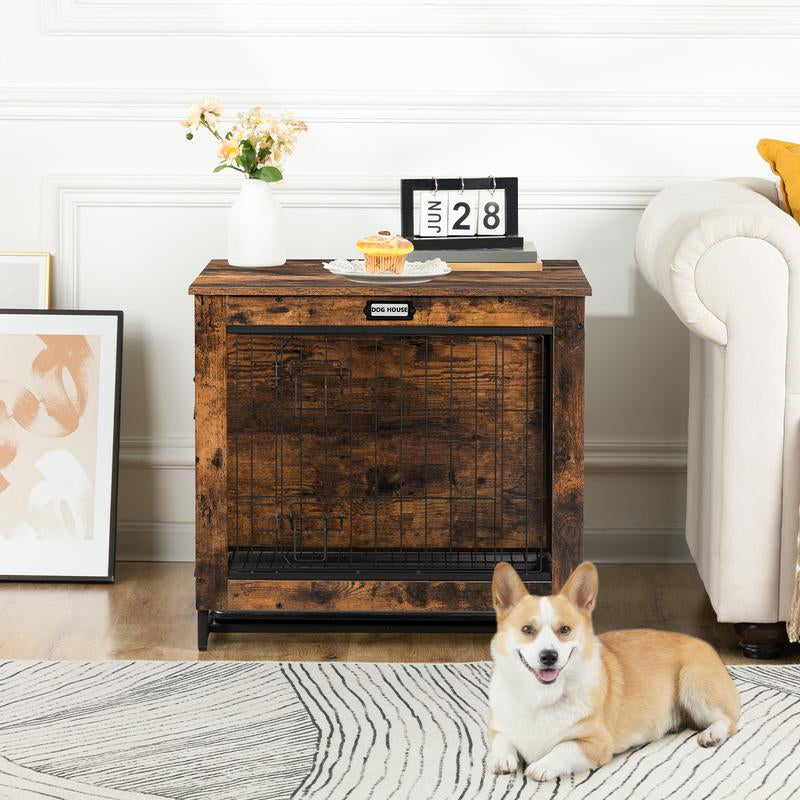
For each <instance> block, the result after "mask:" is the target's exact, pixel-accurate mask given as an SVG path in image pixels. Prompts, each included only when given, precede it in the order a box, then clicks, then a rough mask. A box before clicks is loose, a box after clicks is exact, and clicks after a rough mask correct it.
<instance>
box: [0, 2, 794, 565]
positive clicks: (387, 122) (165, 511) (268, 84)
mask: <svg viewBox="0 0 800 800" xmlns="http://www.w3.org/2000/svg"><path fill="white" fill-rule="evenodd" d="M798 36H800V6H796V5H792V4H779V3H766V2H761V1H760V0H748V2H746V3H745V2H728V3H715V4H713V5H711V4H697V3H695V4H686V3H685V2H678V1H677V0H665V1H663V2H646V1H645V0H629V2H615V3H613V4H612V3H601V2H597V0H594V2H592V0H588V1H587V0H583V2H580V3H578V2H572V1H571V0H570V2H563V0H562V2H554V3H542V2H507V3H506V2H482V3H481V2H453V0H404V2H397V1H395V0H378V1H376V0H361V2H348V3H339V2H308V0H296V1H295V2H274V0H236V1H235V2H226V1H225V0H218V2H212V0H172V1H171V2H169V3H163V2H160V0H138V1H137V0H41V2H38V3H37V2H26V3H12V2H8V1H6V2H0V251H2V250H12V251H24V250H41V249H47V250H49V251H51V252H52V253H53V254H54V256H55V260H54V271H55V275H54V277H55V280H54V292H55V297H54V300H55V301H56V302H57V303H58V305H60V306H62V307H84V308H122V309H124V311H125V327H126V331H125V356H124V398H123V426H122V448H121V466H122V472H121V481H120V495H121V496H120V525H119V537H120V538H119V550H120V553H121V555H122V556H123V557H124V556H129V557H130V556H132V557H145V558H146V557H155V558H166V559H190V558H191V557H192V553H193V525H192V518H193V488H194V487H193V480H194V474H193V438H192V437H193V423H192V402H193V396H192V392H193V386H192V372H193V363H192V304H191V301H190V299H189V297H188V295H187V294H186V287H187V286H188V284H189V282H190V281H191V279H192V278H193V277H194V275H195V274H196V273H197V272H198V271H199V270H200V268H201V267H202V266H203V265H204V264H205V262H206V261H207V260H208V259H209V258H210V257H219V256H224V255H225V209H226V206H227V205H228V204H229V203H230V202H231V200H232V198H233V197H234V195H235V193H236V190H237V183H236V181H235V180H231V179H230V178H228V177H223V176H219V175H212V174H210V171H211V167H212V166H213V164H214V163H215V160H214V152H213V151H214V148H213V146H212V144H211V142H210V141H207V140H204V138H203V136H202V135H198V136H197V137H196V139H195V140H194V141H193V142H187V141H186V140H185V139H184V138H183V131H182V129H181V128H179V127H178V125H177V120H178V119H180V118H181V116H183V114H184V112H185V108H186V106H187V105H188V104H189V102H191V101H192V100H196V99H199V98H200V97H202V96H204V95H212V96H215V97H218V98H220V99H221V100H222V101H223V104H224V105H225V108H226V114H227V116H228V117H229V118H230V116H231V115H232V113H233V112H234V111H236V110H239V109H242V108H244V107H246V106H248V105H251V104H254V103H260V104H261V105H262V106H265V107H268V108H270V109H274V110H275V111H281V110H283V109H289V110H292V111H294V112H296V113H297V114H298V115H300V116H302V117H304V118H305V119H306V120H307V121H308V122H309V124H310V132H309V133H308V134H307V135H306V136H305V137H304V139H303V140H302V141H301V143H300V145H299V147H298V151H297V154H296V155H295V156H294V158H293V159H292V160H291V161H290V162H289V163H288V165H287V180H286V181H285V185H283V186H282V187H281V188H280V189H279V192H280V199H281V202H282V204H283V205H284V208H285V217H286V224H287V226H288V239H289V247H290V255H291V256H294V257H302V256H320V257H322V256H334V255H345V254H349V253H352V252H353V242H355V240H356V239H357V238H359V237H360V236H361V235H363V234H364V233H365V232H368V231H370V230H377V229H378V228H379V227H389V228H398V227H399V204H398V197H399V178H400V177H404V176H407V177H412V176H429V175H434V174H436V175H442V176H457V175H485V174H489V173H491V174H494V175H518V176H519V177H520V191H521V197H520V205H521V213H520V217H521V227H522V230H523V232H524V233H525V234H526V235H527V236H529V237H530V238H532V239H534V240H535V241H536V243H537V244H538V246H539V249H540V252H541V253H542V254H543V255H544V256H545V257H550V258H578V259H580V261H581V263H582V264H583V266H584V269H585V270H586V272H587V274H588V276H589V279H590V280H591V282H592V284H593V286H594V291H595V294H594V297H593V298H592V299H591V300H589V303H588V323H587V368H588V379H587V426H586V433H587V450H586V453H587V494H586V519H587V545H586V549H587V553H588V554H589V555H590V556H592V557H595V558H600V559H602V558H606V559H611V560H633V561H636V560H669V559H681V558H683V557H684V556H685V553H686V551H685V548H684V546H683V544H682V538H681V536H682V534H681V528H682V520H683V502H684V491H683V482H684V480H685V439H686V425H685V417H686V403H687V387H686V373H687V369H686V362H687V336H686V332H685V331H684V330H683V328H682V327H681V326H680V325H679V324H678V323H677V322H676V321H675V319H674V318H673V317H672V315H671V313H670V312H668V310H667V309H666V308H665V306H664V304H663V303H662V302H661V301H660V300H659V299H658V298H657V297H656V296H655V295H654V294H653V293H652V292H651V291H650V290H649V288H647V287H646V286H645V284H644V283H643V282H642V280H641V279H640V278H639V276H638V275H637V273H636V270H635V266H634V263H633V257H632V250H633V239H634V234H635V230H636V225H637V222H638V219H639V216H640V214H641V211H642V209H643V208H644V206H645V205H646V204H647V202H648V200H649V199H650V198H651V197H652V196H653V194H654V193H655V192H657V191H658V190H659V189H660V188H661V187H663V186H664V185H665V184H667V183H668V182H670V181H674V180H676V179H680V178H685V177H689V178H702V177H712V176H725V175H749V174H756V175H766V174H767V168H766V166H765V165H764V164H763V163H762V162H761V161H760V159H759V157H758V156H757V154H756V151H755V143H756V141H757V140H758V139H759V138H760V137H762V136H773V137H776V138H787V139H795V140H796V139H797V137H798V123H800V102H799V101H800V93H798V92H797V91H796V88H797V87H796V85H795V83H796V75H794V74H793V73H792V71H791V70H789V69H785V68H784V67H782V66H781V64H782V62H783V59H784V58H785V57H786V54H787V53H789V52H790V50H791V49H792V48H795V49H796V47H797V37H798Z"/></svg>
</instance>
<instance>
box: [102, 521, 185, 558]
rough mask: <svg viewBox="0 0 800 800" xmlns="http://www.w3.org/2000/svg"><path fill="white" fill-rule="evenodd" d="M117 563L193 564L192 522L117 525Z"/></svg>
mask: <svg viewBox="0 0 800 800" xmlns="http://www.w3.org/2000/svg"><path fill="white" fill-rule="evenodd" d="M117 561H194V522H134V521H129V520H125V521H122V520H121V521H119V522H118V523H117Z"/></svg>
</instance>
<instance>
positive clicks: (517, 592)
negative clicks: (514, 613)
mask: <svg viewBox="0 0 800 800" xmlns="http://www.w3.org/2000/svg"><path fill="white" fill-rule="evenodd" d="M527 594H528V590H527V589H526V588H525V584H524V583H523V582H522V579H521V578H520V577H519V575H517V571H516V570H515V569H514V567H512V566H511V564H508V563H507V562H505V561H501V562H500V563H499V564H498V565H497V566H496V567H495V568H494V575H493V576H492V603H494V610H495V611H496V612H497V616H498V617H504V616H505V615H506V614H507V613H508V612H509V611H511V609H512V608H514V606H515V605H516V604H517V603H519V601H520V600H522V598H523V597H525V595H527Z"/></svg>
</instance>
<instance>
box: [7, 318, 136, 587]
mask: <svg viewBox="0 0 800 800" xmlns="http://www.w3.org/2000/svg"><path fill="white" fill-rule="evenodd" d="M121 367H122V312H121V311H9V310H0V579H2V580H72V581H112V580H113V579H114V545H115V538H116V513H117V472H118V467H119V414H120V383H121Z"/></svg>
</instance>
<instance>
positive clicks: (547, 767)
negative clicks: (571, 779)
mask: <svg viewBox="0 0 800 800" xmlns="http://www.w3.org/2000/svg"><path fill="white" fill-rule="evenodd" d="M567 772H569V770H568V769H565V767H564V765H563V764H560V763H559V760H558V759H557V758H552V757H550V756H545V757H544V758H540V759H539V760H538V761H532V762H531V763H530V764H528V766H527V768H526V769H525V774H526V775H527V776H528V777H529V778H533V780H535V781H554V780H555V779H556V778H558V777H559V776H560V775H564V774H566V773H567Z"/></svg>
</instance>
